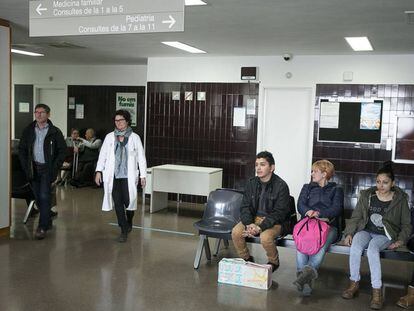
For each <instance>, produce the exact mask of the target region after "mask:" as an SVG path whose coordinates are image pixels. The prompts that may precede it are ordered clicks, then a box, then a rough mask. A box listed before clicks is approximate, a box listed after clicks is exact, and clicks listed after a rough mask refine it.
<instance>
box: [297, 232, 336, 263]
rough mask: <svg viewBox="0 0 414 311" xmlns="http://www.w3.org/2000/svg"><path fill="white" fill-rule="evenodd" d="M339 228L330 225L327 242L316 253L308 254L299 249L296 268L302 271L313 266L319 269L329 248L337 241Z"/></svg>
mask: <svg viewBox="0 0 414 311" xmlns="http://www.w3.org/2000/svg"><path fill="white" fill-rule="evenodd" d="M337 233H338V229H336V227H330V229H329V233H328V237H327V238H326V242H325V244H324V245H323V246H322V248H321V249H320V250H319V252H317V253H316V254H315V255H306V254H303V253H301V252H299V251H297V252H296V269H297V271H302V269H303V267H305V266H311V267H312V268H314V269H315V270H318V269H319V267H320V265H321V264H322V261H323V258H324V257H325V253H326V251H327V250H328V248H329V246H331V244H332V243H333V242H335V240H336V238H337Z"/></svg>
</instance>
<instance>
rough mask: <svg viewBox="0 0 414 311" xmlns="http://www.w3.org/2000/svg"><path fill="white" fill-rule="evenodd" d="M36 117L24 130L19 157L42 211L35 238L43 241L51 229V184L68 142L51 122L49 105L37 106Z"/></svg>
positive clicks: (60, 164) (59, 166) (63, 157)
mask: <svg viewBox="0 0 414 311" xmlns="http://www.w3.org/2000/svg"><path fill="white" fill-rule="evenodd" d="M34 115H35V121H33V122H32V123H30V124H29V125H28V126H27V127H26V128H25V129H24V131H23V134H22V137H21V139H20V144H19V158H20V162H21V165H22V167H23V170H24V171H25V173H26V177H27V179H28V180H29V181H30V183H31V185H32V189H33V193H34V195H35V198H36V204H37V206H38V208H39V211H40V217H39V226H38V228H37V230H36V233H35V238H36V239H38V240H41V239H44V238H45V237H46V231H47V230H48V229H50V228H51V227H52V220H51V218H50V209H51V185H52V183H53V182H54V181H55V180H56V177H57V175H58V172H59V170H60V168H61V166H62V163H63V160H64V159H65V155H66V143H65V140H64V138H63V135H62V132H61V131H60V130H59V129H58V128H57V127H56V126H54V125H53V124H52V122H51V121H50V120H49V116H50V108H49V106H47V105H44V104H38V105H36V107H35V112H34Z"/></svg>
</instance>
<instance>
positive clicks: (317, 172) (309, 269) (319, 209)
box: [293, 160, 344, 296]
mask: <svg viewBox="0 0 414 311" xmlns="http://www.w3.org/2000/svg"><path fill="white" fill-rule="evenodd" d="M334 171H335V169H334V166H333V164H332V163H331V162H329V161H328V160H320V161H316V162H315V163H313V165H312V174H311V175H312V182H311V183H309V184H305V185H304V186H303V188H302V191H301V192H300V195H299V199H298V212H299V213H300V215H301V217H302V218H303V217H306V216H307V217H310V218H313V217H316V218H319V219H321V220H324V221H326V222H328V223H329V225H330V230H329V233H328V238H327V239H326V242H325V244H324V245H323V246H322V248H321V249H320V250H319V252H318V253H316V254H315V255H306V254H303V253H301V252H299V251H297V252H296V262H297V279H296V281H295V282H293V284H295V285H296V287H297V289H298V291H300V292H301V293H302V294H303V295H305V296H309V295H310V294H311V293H312V281H313V280H314V279H316V278H317V277H318V272H317V271H318V268H319V266H320V265H321V264H322V261H323V258H324V257H325V253H326V251H327V249H328V248H329V246H330V245H331V244H332V243H333V242H335V241H336V240H337V238H338V235H339V234H340V233H341V232H340V230H339V229H338V228H339V218H340V216H341V215H342V211H343V206H344V192H343V191H342V188H340V187H338V186H337V184H336V183H334V182H329V180H330V179H331V177H332V176H333V174H334Z"/></svg>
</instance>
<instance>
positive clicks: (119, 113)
mask: <svg viewBox="0 0 414 311" xmlns="http://www.w3.org/2000/svg"><path fill="white" fill-rule="evenodd" d="M116 116H122V117H124V119H125V121H126V122H127V123H128V125H131V114H130V113H129V111H127V110H123V109H119V110H117V111H115V115H114V120H115V117H116Z"/></svg>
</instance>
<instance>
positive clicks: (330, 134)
mask: <svg viewBox="0 0 414 311" xmlns="http://www.w3.org/2000/svg"><path fill="white" fill-rule="evenodd" d="M319 108H320V109H319V129H318V141H330V142H343V143H374V144H379V143H380V142H381V127H382V100H381V99H365V98H364V99H357V98H356V99H351V100H349V99H347V100H341V99H339V98H321V100H320V107H319Z"/></svg>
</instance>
